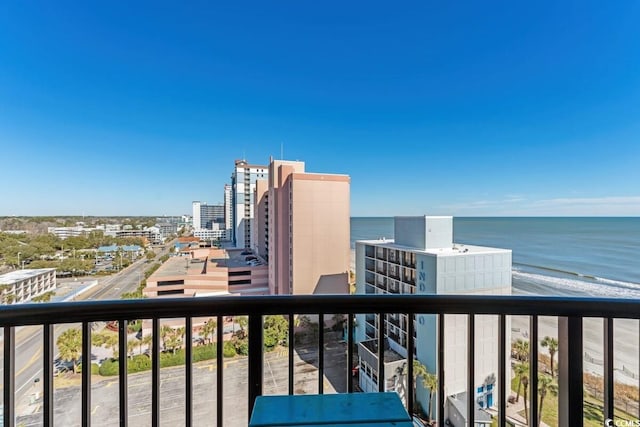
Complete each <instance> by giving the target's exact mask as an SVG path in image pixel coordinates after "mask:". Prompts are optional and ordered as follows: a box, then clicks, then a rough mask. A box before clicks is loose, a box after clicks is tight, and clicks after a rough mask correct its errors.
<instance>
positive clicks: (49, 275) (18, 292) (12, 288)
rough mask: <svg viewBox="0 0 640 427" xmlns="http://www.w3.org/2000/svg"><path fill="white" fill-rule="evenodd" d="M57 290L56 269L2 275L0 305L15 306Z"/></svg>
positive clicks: (28, 270)
mask: <svg viewBox="0 0 640 427" xmlns="http://www.w3.org/2000/svg"><path fill="white" fill-rule="evenodd" d="M55 289H56V269H55V268H39V269H26V270H16V271H11V272H9V273H5V274H2V275H0V303H1V304H15V303H22V302H27V301H29V300H31V298H33V297H37V296H38V295H42V294H44V293H45V292H48V291H53V290H55Z"/></svg>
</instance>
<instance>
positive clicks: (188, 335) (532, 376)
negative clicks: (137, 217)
mask: <svg viewBox="0 0 640 427" xmlns="http://www.w3.org/2000/svg"><path fill="white" fill-rule="evenodd" d="M335 313H339V314H346V315H347V316H346V319H347V320H346V321H345V322H346V330H347V331H348V332H347V333H346V334H345V336H346V338H345V339H346V343H344V344H342V345H344V347H339V344H338V343H339V341H338V340H336V341H335V342H334V341H331V340H330V338H329V335H328V333H327V332H325V328H323V327H321V328H317V329H316V334H315V335H309V337H310V338H309V339H311V340H312V341H313V340H315V341H314V344H313V345H314V346H315V347H314V348H315V350H314V351H315V353H314V352H306V353H305V352H300V351H299V350H300V349H299V348H297V347H296V344H295V340H293V339H288V338H286V339H284V340H283V341H282V342H280V343H279V344H282V345H283V346H284V347H282V349H283V350H282V352H283V354H284V355H283V356H282V361H283V362H284V364H283V367H282V369H281V370H279V371H277V370H273V369H272V364H270V360H271V361H272V359H271V357H272V356H271V353H268V352H266V351H265V347H266V346H268V345H273V344H274V343H273V342H271V341H270V340H272V338H273V337H272V335H271V334H267V333H265V328H266V327H267V324H268V323H269V322H270V321H271V320H270V319H271V318H270V316H273V315H283V316H284V318H285V320H286V322H287V323H286V327H285V329H286V330H287V333H288V335H287V337H292V336H293V335H294V323H295V322H294V318H295V317H296V316H297V315H303V316H308V317H310V318H314V319H317V322H319V323H320V324H321V325H324V320H325V319H326V320H329V319H331V318H332V315H333V314H335ZM367 313H375V314H377V315H385V314H389V313H402V314H405V315H407V316H414V315H420V314H430V315H434V316H435V319H436V324H435V325H436V327H435V329H436V330H437V340H436V348H437V352H436V354H437V363H436V369H435V371H436V372H435V374H436V378H437V386H436V390H435V403H434V414H435V416H434V418H435V419H436V421H437V425H438V426H444V425H446V419H445V411H444V408H445V405H446V402H447V400H448V399H449V398H450V396H447V395H446V394H445V387H444V385H445V382H444V380H445V376H446V374H447V372H445V370H444V365H445V364H444V362H443V361H444V360H446V358H448V357H453V356H455V355H451V354H447V351H446V347H445V343H444V338H443V337H444V330H445V326H446V324H447V322H448V321H449V319H450V317H449V316H450V315H465V316H466V319H467V320H466V321H467V324H468V333H467V339H466V341H467V342H466V346H467V355H466V361H467V362H466V363H467V366H466V373H467V391H472V393H468V395H469V394H470V395H472V396H474V395H476V389H477V384H474V378H475V366H476V361H477V360H478V357H481V354H479V353H478V352H477V348H476V347H477V346H476V340H475V332H474V331H475V327H474V324H475V323H474V322H475V320H476V318H477V317H478V316H484V315H493V316H495V318H496V321H497V324H498V331H499V333H498V339H497V342H496V346H497V359H498V370H497V372H496V376H495V396H493V407H494V410H495V414H496V417H497V425H499V426H505V425H507V419H506V417H507V411H506V408H507V403H508V402H507V398H508V396H509V392H508V391H507V390H510V387H507V384H510V381H511V378H510V372H508V370H507V366H508V365H509V363H508V361H509V360H510V359H509V355H510V351H508V350H509V347H508V345H509V343H507V336H508V335H507V324H508V323H507V319H508V318H509V316H527V317H528V319H529V320H528V321H529V324H530V330H529V342H530V343H531V344H530V346H529V353H528V358H529V360H530V362H529V390H530V393H529V397H530V404H529V406H528V410H529V416H528V419H529V420H537V419H538V412H539V405H538V402H539V396H538V390H539V384H540V382H541V381H542V379H541V377H540V375H541V374H539V370H540V369H539V368H540V366H539V363H538V357H537V356H538V353H539V351H540V352H541V351H542V350H540V349H539V348H538V343H539V338H541V337H539V333H538V332H539V329H538V319H539V317H542V316H557V317H558V350H557V357H558V364H557V368H556V369H557V370H558V371H557V372H558V374H557V382H558V402H559V404H558V408H557V412H558V425H560V426H571V427H574V426H576V427H581V426H583V425H584V420H583V417H584V414H585V412H586V407H587V405H586V402H585V391H584V390H585V382H584V376H583V375H584V369H583V368H584V367H583V319H586V318H601V319H603V320H602V324H603V330H602V336H603V337H604V338H603V341H602V351H603V355H604V357H603V359H602V373H603V384H604V387H603V393H602V395H601V399H602V402H601V405H602V407H603V420H604V419H606V418H611V419H613V418H614V417H613V414H614V364H613V356H614V352H613V351H614V345H613V343H614V328H613V323H614V319H640V301H637V300H622V299H603V298H556V297H524V296H459V295H456V296H444V295H437V296H424V295H410V296H407V295H385V296H378V295H373V296H372V295H341V296H330V295H317V296H279V297H278V296H268V297H234V296H232V297H203V298H178V299H144V300H125V301H93V302H73V303H49V304H20V305H15V306H14V305H12V306H7V307H3V309H2V310H0V327H2V329H3V332H4V335H3V340H4V342H3V349H4V351H3V371H2V376H3V389H2V393H3V402H4V404H3V408H2V410H3V414H2V417H3V424H2V425H4V426H7V427H13V426H16V425H19V424H20V423H22V424H25V425H44V426H51V425H54V421H55V423H56V424H57V425H70V424H67V421H64V420H66V418H64V417H65V416H68V414H67V412H73V411H76V413H77V417H78V419H77V422H74V423H73V424H74V425H76V424H77V425H82V426H90V425H91V423H92V419H93V422H94V423H97V422H98V421H99V423H98V424H100V425H103V424H104V423H107V424H109V425H120V426H127V425H140V424H144V425H152V426H158V425H161V424H163V425H169V424H171V425H186V426H191V425H193V424H198V425H201V424H202V423H203V422H211V421H212V420H214V419H215V420H216V425H218V426H235V425H247V422H248V419H249V416H250V414H251V412H252V410H253V407H254V403H255V401H256V398H257V397H258V396H261V395H263V394H299V393H300V391H298V390H297V385H296V384H297V382H296V381H297V380H298V379H299V378H298V376H299V375H302V374H300V373H298V372H296V371H295V369H294V368H295V366H296V363H297V362H296V361H295V360H296V359H295V358H296V357H298V355H300V356H299V357H301V360H302V361H303V362H305V363H307V365H308V366H309V367H313V369H314V370H315V372H317V376H316V379H317V384H316V385H315V394H317V395H322V394H324V393H325V392H329V390H328V389H327V388H328V385H327V384H332V388H333V390H331V392H333V391H337V392H344V393H353V392H355V390H354V389H355V387H354V383H353V381H352V368H353V367H354V366H356V365H357V359H356V357H357V353H356V350H355V349H357V348H358V346H356V345H355V344H356V343H355V342H354V334H353V329H354V319H353V316H352V315H353V314H367ZM229 316H246V319H247V323H246V326H245V328H246V334H247V336H248V341H247V345H248V348H247V352H246V353H247V354H248V355H247V356H241V357H238V358H236V359H234V363H230V364H227V363H218V364H216V367H215V371H217V373H216V375H215V378H213V379H211V380H207V378H210V377H207V376H205V373H206V372H208V371H207V370H200V369H198V368H197V366H195V364H196V362H195V360H194V354H195V353H196V347H195V346H193V345H192V344H191V343H193V342H195V341H196V340H195V339H196V338H197V336H196V334H197V333H196V332H194V325H195V324H196V319H199V318H212V319H215V320H217V325H216V327H215V328H214V329H213V330H212V331H211V332H210V337H209V338H208V339H210V340H212V341H216V342H219V343H222V342H224V340H225V338H226V336H225V333H226V331H225V326H224V325H225V319H227V318H228V317H229ZM132 319H146V322H147V323H148V324H149V329H148V333H149V334H150V336H151V337H152V339H151V343H150V351H149V352H148V354H149V356H148V357H149V359H150V361H149V364H150V367H151V369H150V370H149V372H148V373H144V375H145V378H147V379H148V383H147V384H148V385H147V386H146V387H144V388H143V389H144V392H141V391H140V387H138V388H135V387H133V386H134V384H133V383H134V381H138V379H137V378H138V377H137V375H142V374H132V373H128V372H127V365H128V364H127V363H120V364H118V365H117V369H116V372H115V373H117V375H115V376H114V377H112V378H113V380H111V381H109V383H108V384H109V386H108V387H107V386H105V385H104V384H97V383H94V381H95V378H94V377H93V376H92V375H91V369H83V370H82V374H81V375H80V377H79V379H78V382H79V385H77V386H76V387H77V389H76V390H77V393H76V396H77V398H74V399H72V400H71V401H69V400H66V401H65V400H64V399H62V398H59V393H58V392H57V391H56V393H54V373H55V372H54V359H55V358H56V350H55V347H54V343H55V342H56V336H57V335H59V333H58V332H56V328H58V327H63V328H65V329H69V328H70V327H71V328H73V327H74V324H75V325H76V326H77V329H78V331H79V332H78V333H79V336H80V337H81V344H80V345H81V348H80V350H81V355H80V356H78V362H79V363H81V364H82V366H85V367H88V366H91V363H92V351H94V350H95V348H94V347H92V340H91V337H92V334H93V332H92V331H93V326H95V325H96V324H103V322H112V321H114V320H115V321H116V322H115V323H113V322H112V323H111V324H112V325H117V332H116V333H115V335H116V336H117V345H116V346H115V348H114V349H115V350H116V352H117V353H118V354H119V355H121V357H122V359H123V360H124V359H125V358H126V356H122V355H130V353H131V350H132V349H131V347H132V344H131V341H130V338H128V327H127V325H128V323H129V322H130V321H131V320H132ZM176 319H179V320H180V322H182V324H183V325H184V327H185V328H184V338H183V342H184V343H186V345H183V346H182V348H180V350H179V351H181V352H184V361H183V362H182V363H183V365H180V366H182V368H180V367H174V368H161V360H162V359H164V357H165V354H164V353H163V352H162V350H161V349H162V347H163V346H161V344H162V342H163V338H162V336H163V335H162V332H161V331H162V329H161V325H164V323H165V322H167V321H169V320H176ZM416 323H417V322H416ZM61 325H63V326H61ZM25 326H28V327H33V326H35V327H36V328H37V329H38V331H39V336H40V338H38V340H39V345H40V347H39V348H41V354H42V356H41V357H40V359H37V360H39V362H38V364H39V367H37V369H36V370H35V371H29V372H27V373H25V372H24V371H23V369H22V368H21V366H23V365H24V363H25V360H26V359H32V358H33V357H34V356H33V355H34V354H40V350H36V351H34V353H33V354H31V353H30V354H24V351H23V350H17V349H18V348H22V347H21V340H23V338H24V336H23V335H24V333H23V332H22V331H23V329H22V328H23V327H25ZM234 327H235V326H234ZM407 327H408V328H409V330H408V331H407V348H408V349H411V351H407V358H406V375H405V381H406V386H405V390H413V382H414V379H413V363H412V362H413V359H414V351H413V349H414V348H415V347H416V342H415V341H416V338H415V337H414V328H416V327H417V325H414V323H413V322H408V325H407ZM318 330H319V331H321V333H317V331H318ZM145 334H146V332H145ZM341 336H342V335H341ZM629 345H631V346H632V347H633V349H634V351H636V352H637V351H638V348H637V344H636V343H635V342H634V343H632V344H629ZM136 347H137V346H136ZM223 347H224V346H223V345H219V346H216V347H215V356H216V360H218V361H223V360H226V359H225V357H224V354H223ZM362 347H364V348H363V349H362V352H363V353H362V354H365V352H367V353H368V354H369V355H370V356H371V357H369V359H368V363H369V364H373V366H374V367H375V371H376V375H377V376H378V377H379V378H383V379H385V381H380V382H379V383H380V384H379V389H378V391H384V390H385V389H388V388H389V386H390V383H391V382H390V380H391V379H392V378H391V379H390V378H389V375H387V374H389V373H388V372H387V374H385V370H386V369H391V367H388V366H387V365H386V364H387V354H386V352H387V351H389V348H388V344H387V338H386V337H384V336H383V337H380V336H378V337H377V338H376V339H374V340H369V341H368V343H366V344H365V343H360V348H362ZM336 349H338V353H337V354H342V355H343V356H342V359H339V360H341V362H339V363H337V364H336V363H333V362H332V363H331V364H330V363H329V360H333V358H332V357H328V355H327V354H328V352H330V351H335V350H336ZM342 349H343V350H342ZM358 351H359V350H358ZM362 354H361V355H360V356H361V357H362ZM161 356H162V357H161ZM34 360H36V359H34ZM394 362H398V360H395V361H394ZM129 364H130V362H129ZM234 365H238V366H241V367H242V369H239V368H237V367H235V368H234ZM396 368H397V367H396V366H395V365H394V368H393V369H396ZM34 369H35V368H34ZM167 369H172V371H171V372H172V373H173V374H175V372H178V371H180V372H181V375H183V380H181V382H180V383H179V384H180V386H181V388H180V389H174V390H171V394H170V395H167V393H169V392H168V391H167V389H166V387H167V385H166V384H167V382H168V381H169V379H168V378H169V377H168V376H167V375H168V374H167V372H169V371H167ZM234 369H235V371H233V372H235V373H236V374H235V375H240V377H230V376H229V375H230V372H231V371H232V370H234ZM329 370H331V372H330V373H329ZM396 371H397V372H396V374H398V372H399V371H398V370H396ZM34 372H35V376H33V375H34ZM305 375H306V374H305ZM34 378H38V379H39V380H40V381H38V382H37V385H36V384H35V383H33V384H32V382H33V381H34ZM282 378H284V380H283V381H284V385H283V391H279V389H277V388H274V386H273V384H274V382H276V381H280V380H282ZM395 380H397V377H396V378H395ZM539 380H540V381H539ZM637 381H638V380H637V379H636V382H637ZM130 383H131V387H130V386H129V384H130ZM161 383H162V384H163V385H162V388H161ZM492 384H493V383H492ZM136 385H139V384H137V383H136ZM35 387H37V388H39V389H40V390H41V394H40V397H39V398H38V399H39V400H38V402H37V405H36V406H34V408H35V407H37V409H34V415H33V417H35V420H36V421H33V419H30V420H29V422H28V423H27V422H26V421H21V420H18V419H17V418H18V416H21V415H22V414H20V413H18V412H19V407H20V405H21V403H20V402H21V401H22V397H23V396H24V393H25V389H26V390H28V389H31V388H35ZM101 393H102V394H101ZM234 393H237V395H235V394H234ZM311 394H314V393H311ZM105 396H107V397H109V398H113V402H114V403H113V405H114V406H113V407H112V408H111V409H112V411H111V412H109V413H108V414H107V415H108V418H104V417H105V416H107V415H101V414H103V413H102V412H101V411H104V409H101V408H102V407H101V406H100V405H101V403H98V402H100V399H103V398H105ZM217 396H225V398H224V399H223V398H217ZM545 402H547V401H545ZM404 403H405V405H406V407H407V411H408V412H409V413H413V410H414V408H415V406H416V405H415V402H414V397H413V393H407V394H406V396H405V399H404ZM63 405H69V408H70V409H69V408H67V406H63ZM476 405H477V402H476V400H475V399H467V402H466V409H467V411H466V414H468V419H467V420H466V422H467V425H475V422H474V420H475V418H474V417H475V415H474V414H475V413H476V409H477V406H476ZM588 405H589V407H591V406H592V405H593V402H592V401H590V402H589V403H588ZM463 406H464V405H463ZM147 409H148V410H147ZM207 411H209V412H207ZM636 411H637V409H636ZM140 414H143V415H140ZM634 415H637V414H634ZM141 416H147V417H148V419H144V421H142V422H141V421H140V418H138V417H141ZM97 417H100V418H97ZM203 417H204V418H203Z"/></svg>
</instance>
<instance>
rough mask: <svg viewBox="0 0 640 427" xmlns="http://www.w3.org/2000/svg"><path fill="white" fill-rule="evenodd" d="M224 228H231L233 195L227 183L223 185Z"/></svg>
mask: <svg viewBox="0 0 640 427" xmlns="http://www.w3.org/2000/svg"><path fill="white" fill-rule="evenodd" d="M224 228H226V229H227V230H231V228H233V195H232V187H231V185H229V184H225V185H224Z"/></svg>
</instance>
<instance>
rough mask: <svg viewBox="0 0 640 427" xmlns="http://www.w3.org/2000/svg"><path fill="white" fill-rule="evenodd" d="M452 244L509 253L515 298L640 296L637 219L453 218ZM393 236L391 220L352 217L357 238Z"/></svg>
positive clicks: (639, 240)
mask: <svg viewBox="0 0 640 427" xmlns="http://www.w3.org/2000/svg"><path fill="white" fill-rule="evenodd" d="M453 234H454V241H455V242H456V243H466V244H473V245H480V246H493V247H498V248H505V249H511V250H512V251H513V287H514V292H515V293H519V294H537V295H583V296H587V295H590V296H609V297H621V298H640V218H601V217H597V218H584V217H580V218H567V217H562V218H548V217H544V218H540V217H538V218H522V217H517V218H502V217H500V218H454V220H453ZM381 237H385V238H388V239H391V238H393V218H352V219H351V245H352V247H353V246H354V242H355V241H356V240H366V239H378V238H381Z"/></svg>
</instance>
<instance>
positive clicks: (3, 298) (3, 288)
mask: <svg viewBox="0 0 640 427" xmlns="http://www.w3.org/2000/svg"><path fill="white" fill-rule="evenodd" d="M12 288H13V287H12V286H11V285H7V284H1V285H0V302H1V303H2V304H11V302H9V301H8V300H7V297H8V296H9V295H13V294H10V293H9V291H10V290H11V289H12ZM12 302H13V301H12Z"/></svg>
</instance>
